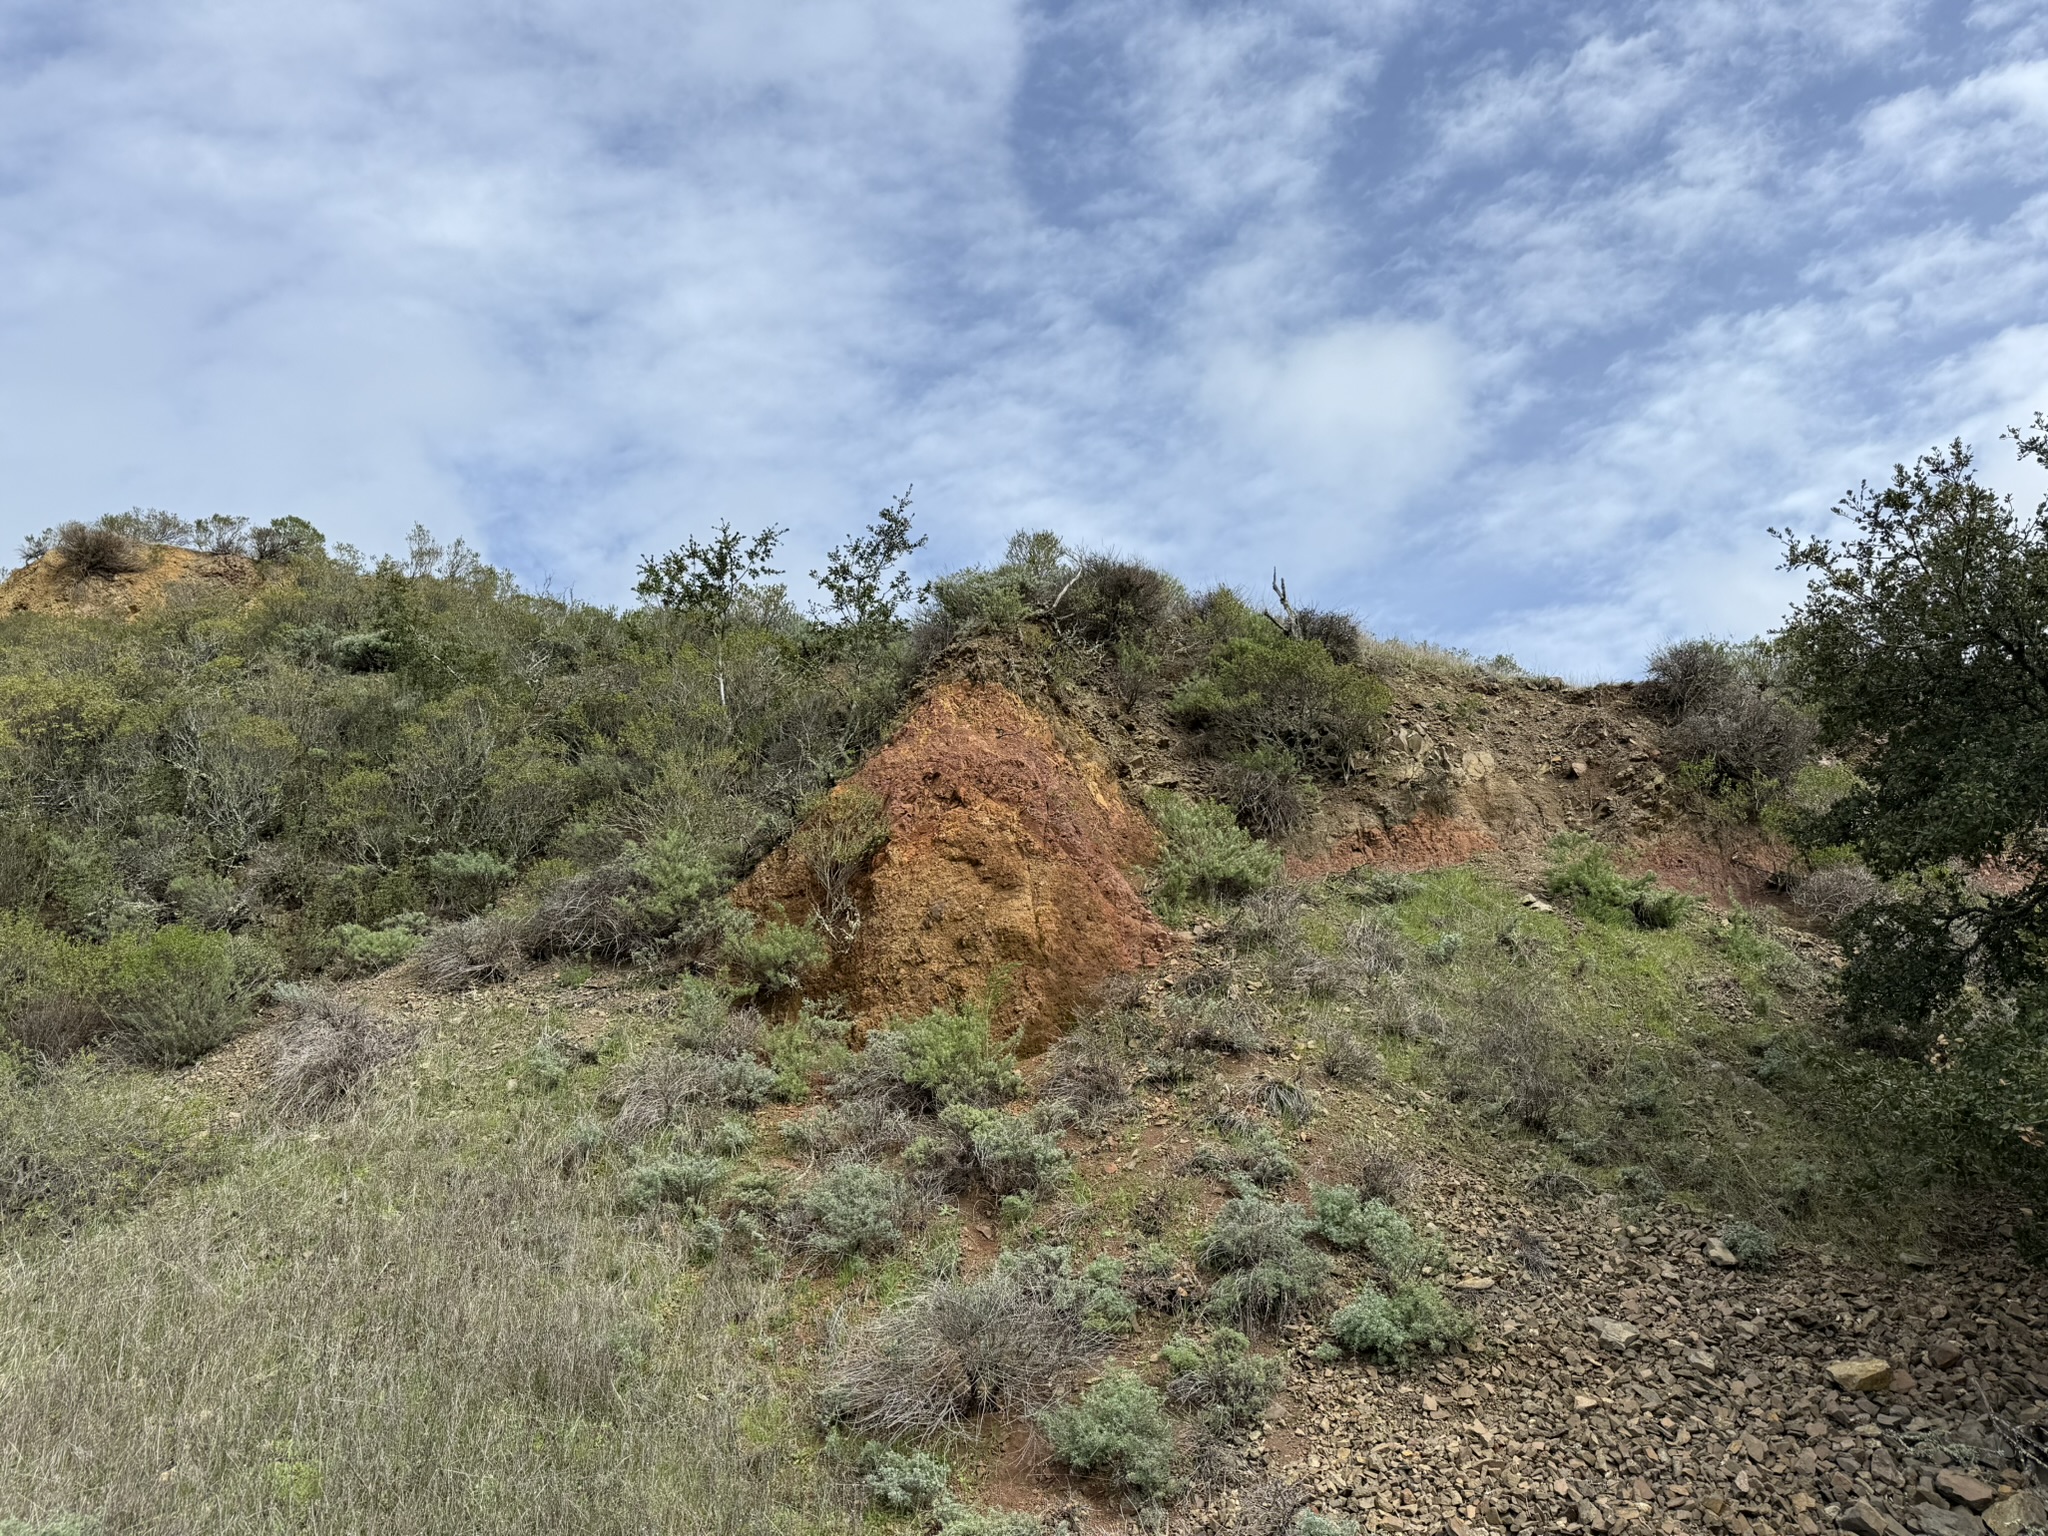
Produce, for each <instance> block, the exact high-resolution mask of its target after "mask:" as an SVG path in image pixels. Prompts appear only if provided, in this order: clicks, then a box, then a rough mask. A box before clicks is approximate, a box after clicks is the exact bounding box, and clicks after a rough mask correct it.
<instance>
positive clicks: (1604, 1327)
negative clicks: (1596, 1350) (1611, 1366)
mask: <svg viewBox="0 0 2048 1536" xmlns="http://www.w3.org/2000/svg"><path fill="white" fill-rule="evenodd" d="M1586 1326H1587V1327H1588V1328H1590V1329H1592V1330H1593V1331H1594V1332H1595V1333H1596V1334H1598V1335H1599V1336H1600V1342H1601V1343H1602V1344H1605V1345H1606V1346H1607V1347H1608V1348H1610V1349H1627V1348H1628V1347H1629V1345H1631V1344H1633V1343H1635V1341H1636V1340H1637V1339H1638V1338H1640V1337H1642V1330H1641V1329H1640V1328H1637V1327H1635V1326H1633V1325H1632V1324H1629V1323H1624V1322H1623V1321H1622V1320H1621V1319H1620V1318H1618V1317H1589V1318H1587V1319H1586Z"/></svg>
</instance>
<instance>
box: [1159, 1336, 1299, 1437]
mask: <svg viewBox="0 0 2048 1536" xmlns="http://www.w3.org/2000/svg"><path fill="white" fill-rule="evenodd" d="M1160 1354H1161V1355H1162V1356H1163V1358H1164V1359H1165V1361H1166V1367H1167V1369H1168V1370H1169V1371H1171V1372H1172V1373H1173V1375H1172V1377H1171V1379H1169V1380H1168V1382H1167V1384H1166V1396H1167V1400H1168V1401H1169V1402H1172V1403H1176V1404H1179V1405H1181V1406H1183V1407H1187V1408H1192V1409H1193V1410H1194V1414H1195V1419H1196V1422H1198V1423H1199V1424H1201V1426H1202V1427H1203V1428H1204V1429H1206V1430H1208V1431H1209V1432H1210V1433H1211V1434H1213V1435H1230V1434H1235V1433H1237V1432H1238V1431H1239V1430H1244V1429H1249V1428H1250V1427H1251V1426H1252V1425H1254V1424H1256V1423H1257V1422H1258V1421H1259V1419H1260V1417H1261V1415H1263V1414H1264V1413H1265V1411H1266V1405H1267V1404H1268V1403H1270V1402H1271V1401H1272V1400H1273V1394H1274V1393H1276V1392H1278V1391H1279V1390H1280V1387H1281V1385H1282V1383H1284V1382H1285V1381H1286V1379H1287V1360H1286V1357H1285V1356H1283V1355H1262V1354H1259V1353H1257V1352H1256V1351H1254V1350H1253V1349H1252V1347H1251V1341H1250V1340H1249V1339H1247V1338H1246V1337H1245V1336H1244V1335H1243V1334H1241V1333H1239V1332H1238V1331H1237V1330H1236V1329H1234V1328H1218V1329H1217V1330H1216V1331H1215V1332H1214V1333H1213V1334H1211V1335H1210V1337H1209V1339H1208V1341H1207V1342H1206V1343H1204V1342H1201V1341H1199V1340H1196V1339H1192V1338H1189V1337H1188V1336H1187V1335H1185V1334H1182V1335H1179V1336H1177V1337H1175V1339H1174V1340H1173V1342H1172V1343H1170V1344H1168V1345H1167V1346H1166V1347H1165V1348H1164V1349H1163V1350H1161V1351H1160Z"/></svg>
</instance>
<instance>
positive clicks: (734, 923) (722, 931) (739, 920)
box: [523, 831, 752, 961]
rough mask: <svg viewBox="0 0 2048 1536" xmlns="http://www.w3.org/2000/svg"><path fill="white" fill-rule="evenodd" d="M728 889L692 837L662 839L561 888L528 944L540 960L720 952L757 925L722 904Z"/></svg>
mask: <svg viewBox="0 0 2048 1536" xmlns="http://www.w3.org/2000/svg"><path fill="white" fill-rule="evenodd" d="M724 884H725V880H724V874H723V871H722V870H721V869H720V867H719V865H718V862H717V860H716V859H714V858H713V857H712V856H711V855H710V854H708V853H707V852H705V851H704V850H703V849H702V848H701V847H699V846H698V844H697V842H696V841H695V840H694V839H693V838H692V837H690V836H689V835H688V834H686V833H683V832H674V831H672V832H667V833H663V834H661V835H660V836H657V837H653V838H650V839H648V840H647V841H646V842H645V843H640V844H630V843H629V844H628V845H627V846H626V848H625V849H624V850H623V852H622V853H621V854H620V855H619V857H617V858H615V859H613V860H611V861H610V862H608V863H605V864H602V865H599V866H598V867H597V868H595V869H591V870H586V871H584V872H583V873H581V874H576V875H571V876H569V877H568V878H567V879H564V880H559V881H557V882H555V884H553V885H552V886H550V887H549V888H548V889H547V890H546V891H545V892H543V893H542V895H541V899H540V904H539V905H538V906H537V907H536V908H535V909H534V912H533V914H532V915H531V916H530V917H529V918H527V920H526V923H525V926H524V931H523V941H524V943H525V945H526V949H527V952H528V953H529V954H531V955H533V956H534V957H535V958H537V959H545V958H550V957H559V956H570V955H580V956H587V957H589V958H591V959H594V960H611V961H626V960H631V959H633V958H634V957H635V956H636V955H638V954H643V953H644V954H650V955H651V954H654V953H664V954H692V953H700V952H712V951H716V950H717V949H719V948H720V947H721V946H722V945H723V944H724V943H725V941H726V940H727V939H728V938H731V937H735V936H737V935H740V934H742V933H744V932H745V931H746V930H747V929H749V928H751V926H752V923H751V919H748V918H746V917H745V916H744V915H743V914H737V913H735V912H734V911H733V910H732V909H731V908H730V907H729V906H727V905H726V904H725V903H724V902H723V901H722V900H721V899H720V898H719V892H720V891H721V890H722V889H723V887H724Z"/></svg>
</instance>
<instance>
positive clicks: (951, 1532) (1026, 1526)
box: [938, 1504, 1069, 1536]
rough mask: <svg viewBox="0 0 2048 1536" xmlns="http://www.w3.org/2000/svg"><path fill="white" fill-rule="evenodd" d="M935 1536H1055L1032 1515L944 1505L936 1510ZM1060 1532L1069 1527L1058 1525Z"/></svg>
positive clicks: (960, 1505)
mask: <svg viewBox="0 0 2048 1536" xmlns="http://www.w3.org/2000/svg"><path fill="white" fill-rule="evenodd" d="M938 1516H939V1531H938V1536H1056V1533H1054V1532H1051V1531H1049V1530H1048V1529H1047V1527H1046V1523H1045V1522H1044V1521H1043V1520H1041V1519H1040V1518H1039V1517H1038V1516H1036V1515H1020V1514H1016V1513H1014V1512H1012V1511H1010V1510H989V1509H970V1508H968V1507H967V1506H966V1505H964V1504H947V1505H946V1506H944V1507H942V1508H941V1509H940V1510H939V1511H938ZM1062 1529H1063V1530H1064V1529H1069V1527H1065V1526H1064V1525H1063V1526H1062Z"/></svg>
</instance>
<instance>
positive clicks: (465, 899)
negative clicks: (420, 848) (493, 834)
mask: <svg viewBox="0 0 2048 1536" xmlns="http://www.w3.org/2000/svg"><path fill="white" fill-rule="evenodd" d="M426 872H427V886H428V889H430V890H431V891H432V892H433V893H434V904H435V907H436V909H437V910H438V911H439V913H440V914H441V915H442V916H443V917H468V916H470V915H471V914H472V913H476V912H481V911H482V910H483V909H484V908H485V907H488V906H489V905H490V904H491V903H492V902H493V901H495V900H497V898H498V893H499V892H500V891H502V890H503V889H504V888H505V887H506V886H507V885H509V884H510V883H511V882H512V880H513V878H514V877H515V876H516V875H517V874H518V873H519V872H518V871H517V870H516V869H514V868H513V867H512V866H511V865H510V864H508V863H506V862H505V860H503V859H501V858H499V857H498V856H497V855H496V854H494V853H486V852H484V851H482V850H481V849H476V850H472V851H470V852H467V853H434V854H429V855H428V856H427V859H426Z"/></svg>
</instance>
